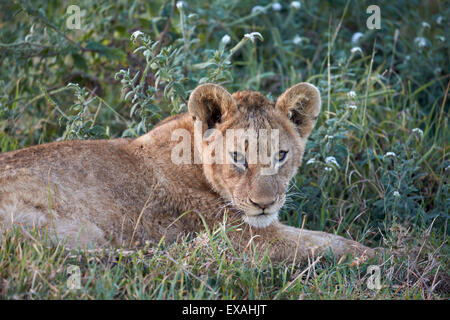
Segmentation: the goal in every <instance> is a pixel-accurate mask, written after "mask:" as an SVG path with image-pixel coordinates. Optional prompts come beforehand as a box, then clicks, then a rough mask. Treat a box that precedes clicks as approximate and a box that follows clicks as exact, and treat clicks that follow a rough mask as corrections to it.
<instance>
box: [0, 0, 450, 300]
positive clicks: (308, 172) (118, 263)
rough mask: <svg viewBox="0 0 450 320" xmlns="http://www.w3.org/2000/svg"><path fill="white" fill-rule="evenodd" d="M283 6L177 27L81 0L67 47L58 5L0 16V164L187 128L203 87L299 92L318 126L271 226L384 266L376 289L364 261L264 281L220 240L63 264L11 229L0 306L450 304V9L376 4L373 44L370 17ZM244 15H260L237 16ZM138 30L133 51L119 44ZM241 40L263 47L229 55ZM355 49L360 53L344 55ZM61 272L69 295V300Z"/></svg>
mask: <svg viewBox="0 0 450 320" xmlns="http://www.w3.org/2000/svg"><path fill="white" fill-rule="evenodd" d="M280 3H281V4H282V7H283V9H282V10H281V11H280V12H275V11H273V9H272V7H271V2H270V1H262V2H252V1H249V2H247V1H246V2H243V1H238V0H236V1H229V0H228V1H219V0H214V1H193V2H189V5H188V7H186V8H184V9H183V10H182V11H180V10H178V9H176V7H175V6H174V3H173V2H172V1H151V2H149V1H135V2H134V3H133V4H132V5H130V4H129V3H128V2H127V1H115V2H107V1H102V2H100V3H98V2H95V3H94V2H92V1H87V0H86V1H83V0H81V1H78V5H79V6H80V8H81V9H82V10H86V11H85V15H84V16H83V18H82V28H83V29H82V30H68V29H67V28H66V23H65V22H66V18H67V14H65V12H66V7H67V6H68V5H69V4H71V3H69V2H64V1H49V2H48V3H47V1H46V2H45V4H44V2H41V1H17V2H9V1H2V0H0V6H1V7H2V8H4V9H5V10H0V17H1V19H0V151H1V152H6V151H10V150H15V149H19V148H22V147H26V146H30V145H35V144H39V143H46V142H51V141H55V140H57V139H59V140H61V139H62V140H65V139H95V138H116V137H124V136H129V137H135V136H138V135H141V134H143V133H145V132H147V131H148V130H150V129H151V128H152V126H154V125H155V124H156V123H158V122H159V121H160V120H161V119H163V118H165V117H166V116H168V115H170V114H174V113H178V112H181V111H185V110H186V101H187V99H188V97H189V93H190V92H191V91H192V90H193V89H194V88H195V86H197V85H198V84H199V83H203V82H209V81H211V82H216V83H220V84H222V85H223V86H225V87H226V88H227V89H229V90H230V91H236V90H242V89H251V90H258V91H261V92H263V93H264V94H266V95H267V96H268V97H270V98H272V99H276V97H277V96H278V95H279V94H281V93H282V92H283V91H284V90H285V89H286V88H288V87H289V86H290V85H292V84H295V83H297V82H300V81H309V82H311V83H313V84H315V85H316V86H318V87H319V89H320V91H321V93H322V101H323V105H322V110H323V112H322V114H321V116H320V118H319V121H318V124H317V126H316V129H315V130H314V132H313V134H312V135H311V137H310V140H309V142H308V145H307V150H306V152H305V156H304V162H303V165H302V166H301V168H300V170H299V173H298V175H297V176H296V177H295V179H294V181H293V183H292V186H291V188H290V191H289V196H288V202H287V204H286V206H285V208H284V209H283V211H282V213H281V220H282V221H283V222H285V223H287V224H289V225H292V226H296V227H300V226H302V223H303V221H304V222H305V224H304V225H305V228H307V229H313V230H323V231H327V232H331V233H336V234H339V235H343V236H345V237H348V238H352V239H355V240H357V241H361V242H364V243H365V244H367V245H369V246H372V247H377V246H382V247H385V248H388V249H390V252H391V253H390V254H389V255H387V256H386V257H385V259H384V261H383V263H382V264H381V284H382V289H380V290H371V289H369V288H367V285H366V283H367V278H368V275H367V268H368V266H369V265H370V264H373V263H374V262H373V261H368V262H365V263H362V264H360V265H352V263H351V260H343V261H335V260H334V259H333V258H332V257H324V258H323V259H321V260H320V261H317V262H315V261H310V262H309V263H304V264H302V265H296V266H292V265H284V264H279V265H275V264H271V262H270V260H269V259H267V257H265V256H264V254H263V253H255V252H252V251H251V250H249V252H248V253H246V254H245V255H243V256H237V255H236V254H235V253H234V252H233V251H232V250H231V248H230V247H229V246H228V245H227V237H226V234H225V233H223V231H222V230H221V229H220V228H218V229H215V230H213V234H209V235H208V234H207V231H204V232H203V233H201V234H200V236H199V239H203V241H200V240H198V239H197V240H194V241H188V240H187V239H186V241H182V242H180V243H177V244H174V245H172V246H169V247H164V246H160V247H158V246H155V245H150V244H149V245H147V246H146V247H145V248H141V249H140V250H138V251H133V250H128V249H126V250H125V252H122V253H121V252H120V251H117V250H115V249H114V248H110V249H108V250H106V249H105V250H100V251H95V252H92V251H91V252H87V251H84V252H83V251H82V252H69V251H67V250H65V249H64V247H63V246H62V245H60V246H57V247H55V246H50V247H47V246H46V245H45V244H46V243H47V241H46V236H45V234H44V233H43V232H44V231H43V230H41V231H37V230H32V231H29V233H28V234H23V233H21V232H19V231H18V230H12V231H10V232H9V233H7V235H6V237H5V238H3V239H1V240H0V297H2V298H5V299H61V298H64V299H75V298H76V299H78V298H82V299H113V298H114V299H191V298H197V299H298V298H300V299H302V298H303V299H373V298H377V299H445V298H447V299H448V298H449V297H450V294H449V292H450V289H449V288H450V279H449V276H448V275H449V272H450V268H449V261H448V257H449V245H448V231H447V226H448V219H449V211H448V209H447V208H448V207H449V189H448V180H449V172H450V170H449V169H448V168H449V165H450V163H449V162H450V161H449V159H448V155H449V148H448V141H449V133H448V116H447V114H448V101H447V97H448V90H449V78H450V77H449V63H448V62H449V45H448V43H449V42H448V39H446V38H448V35H449V34H450V32H449V31H450V30H449V25H450V24H449V23H448V22H449V19H450V8H449V7H448V6H446V5H445V4H444V2H443V1H442V2H440V1H430V2H428V3H429V6H424V5H423V3H422V2H421V1H396V2H395V3H393V2H387V1H386V2H385V3H384V2H381V3H379V4H378V5H379V6H380V9H381V18H382V29H381V30H368V29H367V28H366V19H367V17H368V14H366V8H367V6H369V5H370V4H372V3H370V2H365V1H301V4H302V6H301V8H300V9H299V10H294V9H292V8H290V7H289V2H280ZM255 5H262V6H264V7H265V8H266V11H265V12H254V13H252V8H253V7H254V6H255ZM136 30H140V31H142V32H143V33H144V34H142V35H139V36H138V37H136V38H135V39H133V40H130V36H131V34H133V32H135V31H136ZM254 31H255V32H260V33H261V34H262V36H263V38H264V40H263V41H260V40H256V41H255V42H254V43H252V42H251V41H243V42H241V41H242V39H243V36H244V34H246V33H250V32H254ZM356 32H362V33H363V36H362V37H361V38H360V39H359V41H358V42H356V43H352V41H351V39H352V36H353V35H354V34H355V33H356ZM226 34H228V35H229V36H230V38H231V41H230V42H229V43H228V44H225V43H223V42H221V39H222V37H223V36H224V35H226ZM297 36H298V37H300V39H301V41H300V43H298V38H297V40H295V41H294V39H296V37H297ZM442 37H444V40H443V38H442ZM422 38H423V39H424V40H423V41H420V40H421V39H422ZM157 40H162V42H161V43H158V42H155V41H157ZM421 42H422V43H423V44H424V46H421ZM237 47H238V48H239V50H236V48H237ZM353 47H360V48H361V52H360V51H354V52H352V51H351V49H352V48H353ZM136 49H137V50H136ZM69 83H74V84H70V85H69ZM353 92H354V94H353ZM349 106H356V108H355V109H354V108H349ZM391 153H394V154H395V155H392V154H391ZM328 157H334V158H335V159H336V162H337V163H338V165H335V164H332V163H327V161H326V159H327V158H328ZM211 247H213V248H215V249H216V252H214V251H213V250H211ZM72 265H75V266H78V267H79V268H80V276H81V289H79V290H69V289H68V287H67V279H68V278H69V276H70V274H69V268H70V266H72Z"/></svg>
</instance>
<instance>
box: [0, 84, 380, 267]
mask: <svg viewBox="0 0 450 320" xmlns="http://www.w3.org/2000/svg"><path fill="white" fill-rule="evenodd" d="M319 111H320V95H319V92H318V90H317V89H316V88H315V87H314V86H312V85H310V84H305V83H303V84H298V85H296V86H294V87H292V88H291V89H289V90H287V91H286V92H285V93H284V94H283V95H282V96H281V97H280V98H279V99H278V101H277V103H273V102H270V101H268V100H267V99H266V98H265V97H264V96H262V95H261V94H260V93H257V92H251V91H243V92H237V93H234V94H233V95H230V94H229V93H228V92H226V90H225V89H223V88H222V87H220V86H217V85H213V84H207V85H202V86H199V87H198V88H197V89H196V90H194V92H193V93H192V94H191V97H190V99H189V112H187V113H185V114H182V115H177V116H174V117H170V118H168V119H165V120H164V121H163V122H161V123H160V124H159V125H157V126H156V127H155V128H154V129H153V130H151V131H150V132H149V133H147V134H145V135H143V136H141V137H139V138H137V139H135V140H131V139H113V140H96V141H67V142H55V143H49V144H44V145H39V146H34V147H30V148H26V149H23V150H17V151H12V152H7V153H4V154H1V155H0V230H5V229H8V228H10V227H11V226H12V225H19V226H24V227H37V228H45V227H47V228H48V229H49V230H51V231H52V232H50V235H52V238H53V239H54V240H58V239H65V240H67V241H68V243H67V244H68V245H69V246H71V247H76V246H79V245H81V246H85V245H87V246H91V245H95V246H103V245H107V244H112V245H117V246H122V245H125V246H129V245H135V244H136V243H143V242H145V241H147V240H151V241H154V242H158V241H160V239H161V238H162V237H164V239H165V241H168V242H173V241H176V240H177V238H178V237H181V236H182V235H184V234H186V233H195V232H199V231H201V230H203V229H204V226H203V223H202V220H201V218H200V216H203V217H204V219H205V221H206V223H207V224H208V225H209V227H210V228H212V227H214V225H215V224H217V223H218V222H222V221H223V215H224V213H225V212H227V214H228V221H229V222H231V223H233V222H234V223H241V222H242V220H244V221H247V222H248V224H245V223H244V225H243V226H242V227H241V228H238V229H236V230H234V231H232V232H230V233H229V236H230V239H231V240H232V242H233V244H234V245H235V246H236V248H242V247H246V246H247V245H248V242H249V241H250V239H252V240H251V241H253V242H254V244H255V246H256V248H259V249H260V250H266V249H267V250H269V252H270V254H271V256H272V258H274V259H276V260H284V259H287V260H292V259H293V257H294V256H296V259H298V261H301V260H302V259H304V258H306V257H308V256H309V255H311V254H323V253H326V252H329V251H330V250H331V251H332V252H333V253H334V254H335V255H336V256H338V257H339V256H342V255H344V254H348V253H351V254H353V255H355V254H356V255H358V256H366V257H371V256H373V255H374V250H373V249H370V248H367V247H365V246H363V245H361V244H359V243H357V242H355V241H351V240H347V239H345V238H343V237H340V236H336V235H332V234H326V233H323V232H317V231H309V230H300V229H296V228H293V227H289V226H285V225H282V224H281V223H279V222H278V221H277V214H278V211H279V210H280V209H281V207H282V206H283V204H284V200H285V193H286V190H287V187H288V184H289V180H290V179H291V178H292V177H293V176H294V175H295V173H296V171H297V168H298V167H299V166H300V164H301V159H302V156H303V152H304V148H305V144H306V139H307V137H308V135H309V133H310V132H311V130H312V129H313V126H314V124H315V119H316V118H317V116H318V114H319ZM194 121H202V124H203V127H202V132H204V131H205V130H206V129H207V128H208V127H214V128H215V129H217V130H218V131H220V132H222V133H224V134H225V132H226V130H227V129H233V128H234V129H237V128H243V129H247V128H254V129H261V128H264V129H268V130H271V129H279V130H280V146H281V147H282V148H285V149H288V150H289V153H288V158H287V160H286V163H285V164H284V165H283V166H282V167H280V169H279V171H278V173H277V174H275V175H269V176H264V175H261V174H260V173H261V168H262V166H261V165H260V164H250V165H249V166H248V169H247V170H246V171H245V172H244V171H242V170H238V169H236V167H235V166H234V165H233V164H209V165H208V164H180V165H175V164H174V163H173V162H172V160H171V152H172V149H173V148H174V147H175V146H176V145H177V144H178V143H179V141H176V140H172V133H173V132H174V130H176V129H185V130H187V131H188V132H189V134H190V135H191V137H192V139H191V150H192V153H193V154H194V153H195V149H196V148H197V146H195V145H194V142H193V140H194V139H193V135H194ZM207 144H208V143H207V142H203V146H207ZM230 148H231V149H230ZM233 148H237V146H236V145H232V146H226V151H227V152H225V153H224V155H223V156H224V157H226V156H227V155H226V154H227V153H228V151H232V150H233ZM245 151H246V150H242V152H245ZM249 199H251V200H252V201H254V202H257V203H263V202H270V201H272V202H273V205H271V207H270V209H267V211H268V212H269V213H268V214H267V215H264V214H263V215H261V216H258V214H259V213H258V210H259V209H258V208H257V207H255V206H254V205H253V204H252V203H251V202H250V200H249ZM186 212H187V213H186ZM183 213H186V214H185V215H183V216H182V217H181V218H180V215H182V214H183ZM265 224H269V225H265Z"/></svg>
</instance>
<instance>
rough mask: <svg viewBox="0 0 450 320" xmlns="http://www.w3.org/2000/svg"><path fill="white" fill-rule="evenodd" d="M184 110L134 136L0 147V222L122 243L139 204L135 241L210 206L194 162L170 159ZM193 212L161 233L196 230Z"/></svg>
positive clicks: (74, 239)
mask: <svg viewBox="0 0 450 320" xmlns="http://www.w3.org/2000/svg"><path fill="white" fill-rule="evenodd" d="M183 118H184V119H183ZM188 118H189V117H188V116H187V115H185V116H184V117H179V116H178V117H176V118H175V119H174V120H169V121H167V120H166V122H165V123H164V124H163V125H161V126H159V127H157V128H155V129H154V130H153V131H152V132H150V133H148V134H147V135H145V136H143V137H141V138H139V139H136V140H129V139H114V140H92V141H66V142H55V143H50V144H45V145H40V146H34V147H31V148H27V149H24V150H17V151H13V152H8V153H5V154H2V155H0V223H2V224H3V226H10V225H11V224H12V223H15V224H25V225H33V226H36V227H45V226H53V224H54V227H55V229H56V234H57V235H58V237H59V238H67V239H68V240H69V241H70V242H71V243H70V244H72V245H75V244H76V243H78V244H81V245H84V244H89V243H90V242H92V241H94V242H95V243H97V244H105V243H107V242H108V241H109V240H111V241H112V243H113V244H116V245H128V244H129V242H130V240H131V237H132V234H133V231H134V230H135V226H136V222H137V219H138V218H139V215H140V214H141V212H142V217H141V221H140V222H141V224H142V225H143V226H145V227H143V226H138V227H137V228H136V231H135V236H134V240H136V241H140V242H141V243H142V241H143V240H154V241H159V239H161V237H162V236H163V234H164V233H165V232H166V227H168V226H169V224H171V223H172V222H173V221H174V220H175V219H176V218H177V217H178V216H179V215H181V214H182V213H184V212H186V211H189V210H198V211H199V212H202V211H203V212H206V211H210V210H211V211H214V209H215V208H214V204H217V205H219V204H220V203H219V202H218V201H217V195H216V194H214V192H212V191H211V188H210V187H209V186H208V184H207V182H206V181H205V180H204V179H202V177H203V174H202V171H201V169H200V168H198V165H197V166H196V165H183V166H174V165H173V164H172V162H171V159H170V154H171V143H170V132H171V130H173V127H180V125H181V126H183V124H182V123H183V122H184V121H189V119H188ZM166 135H167V136H166ZM141 141H145V143H141ZM168 142H169V143H168ZM174 143H175V142H173V143H172V144H174ZM143 159H145V161H143ZM216 209H217V208H216ZM195 216H196V215H195V214H190V216H189V217H186V218H188V219H186V218H185V219H183V218H182V219H181V220H180V221H179V222H175V223H174V224H173V225H172V226H171V227H170V228H169V229H168V232H167V234H166V239H167V240H169V241H173V240H175V239H176V237H177V236H178V235H182V234H183V231H198V230H199V229H200V227H201V225H199V224H198V223H201V221H198V219H197V218H196V217H195ZM207 217H208V216H207ZM52 220H53V221H52ZM178 225H180V226H181V225H182V227H179V228H178Z"/></svg>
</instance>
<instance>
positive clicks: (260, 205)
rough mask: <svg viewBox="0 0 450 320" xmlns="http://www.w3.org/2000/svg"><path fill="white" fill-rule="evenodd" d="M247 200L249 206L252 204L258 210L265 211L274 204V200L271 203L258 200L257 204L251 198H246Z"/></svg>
mask: <svg viewBox="0 0 450 320" xmlns="http://www.w3.org/2000/svg"><path fill="white" fill-rule="evenodd" d="M248 200H250V203H251V204H253V205H254V206H256V207H258V208H260V209H266V208H268V207H270V206H271V205H273V204H274V203H275V200H273V201H264V200H259V201H258V202H256V201H253V200H252V199H251V198H248Z"/></svg>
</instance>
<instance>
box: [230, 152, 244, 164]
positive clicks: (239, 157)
mask: <svg viewBox="0 0 450 320" xmlns="http://www.w3.org/2000/svg"><path fill="white" fill-rule="evenodd" d="M230 155H231V159H233V161H234V163H235V164H237V165H240V166H244V167H247V161H246V160H245V156H244V155H243V154H242V153H239V152H236V151H235V152H230Z"/></svg>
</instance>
